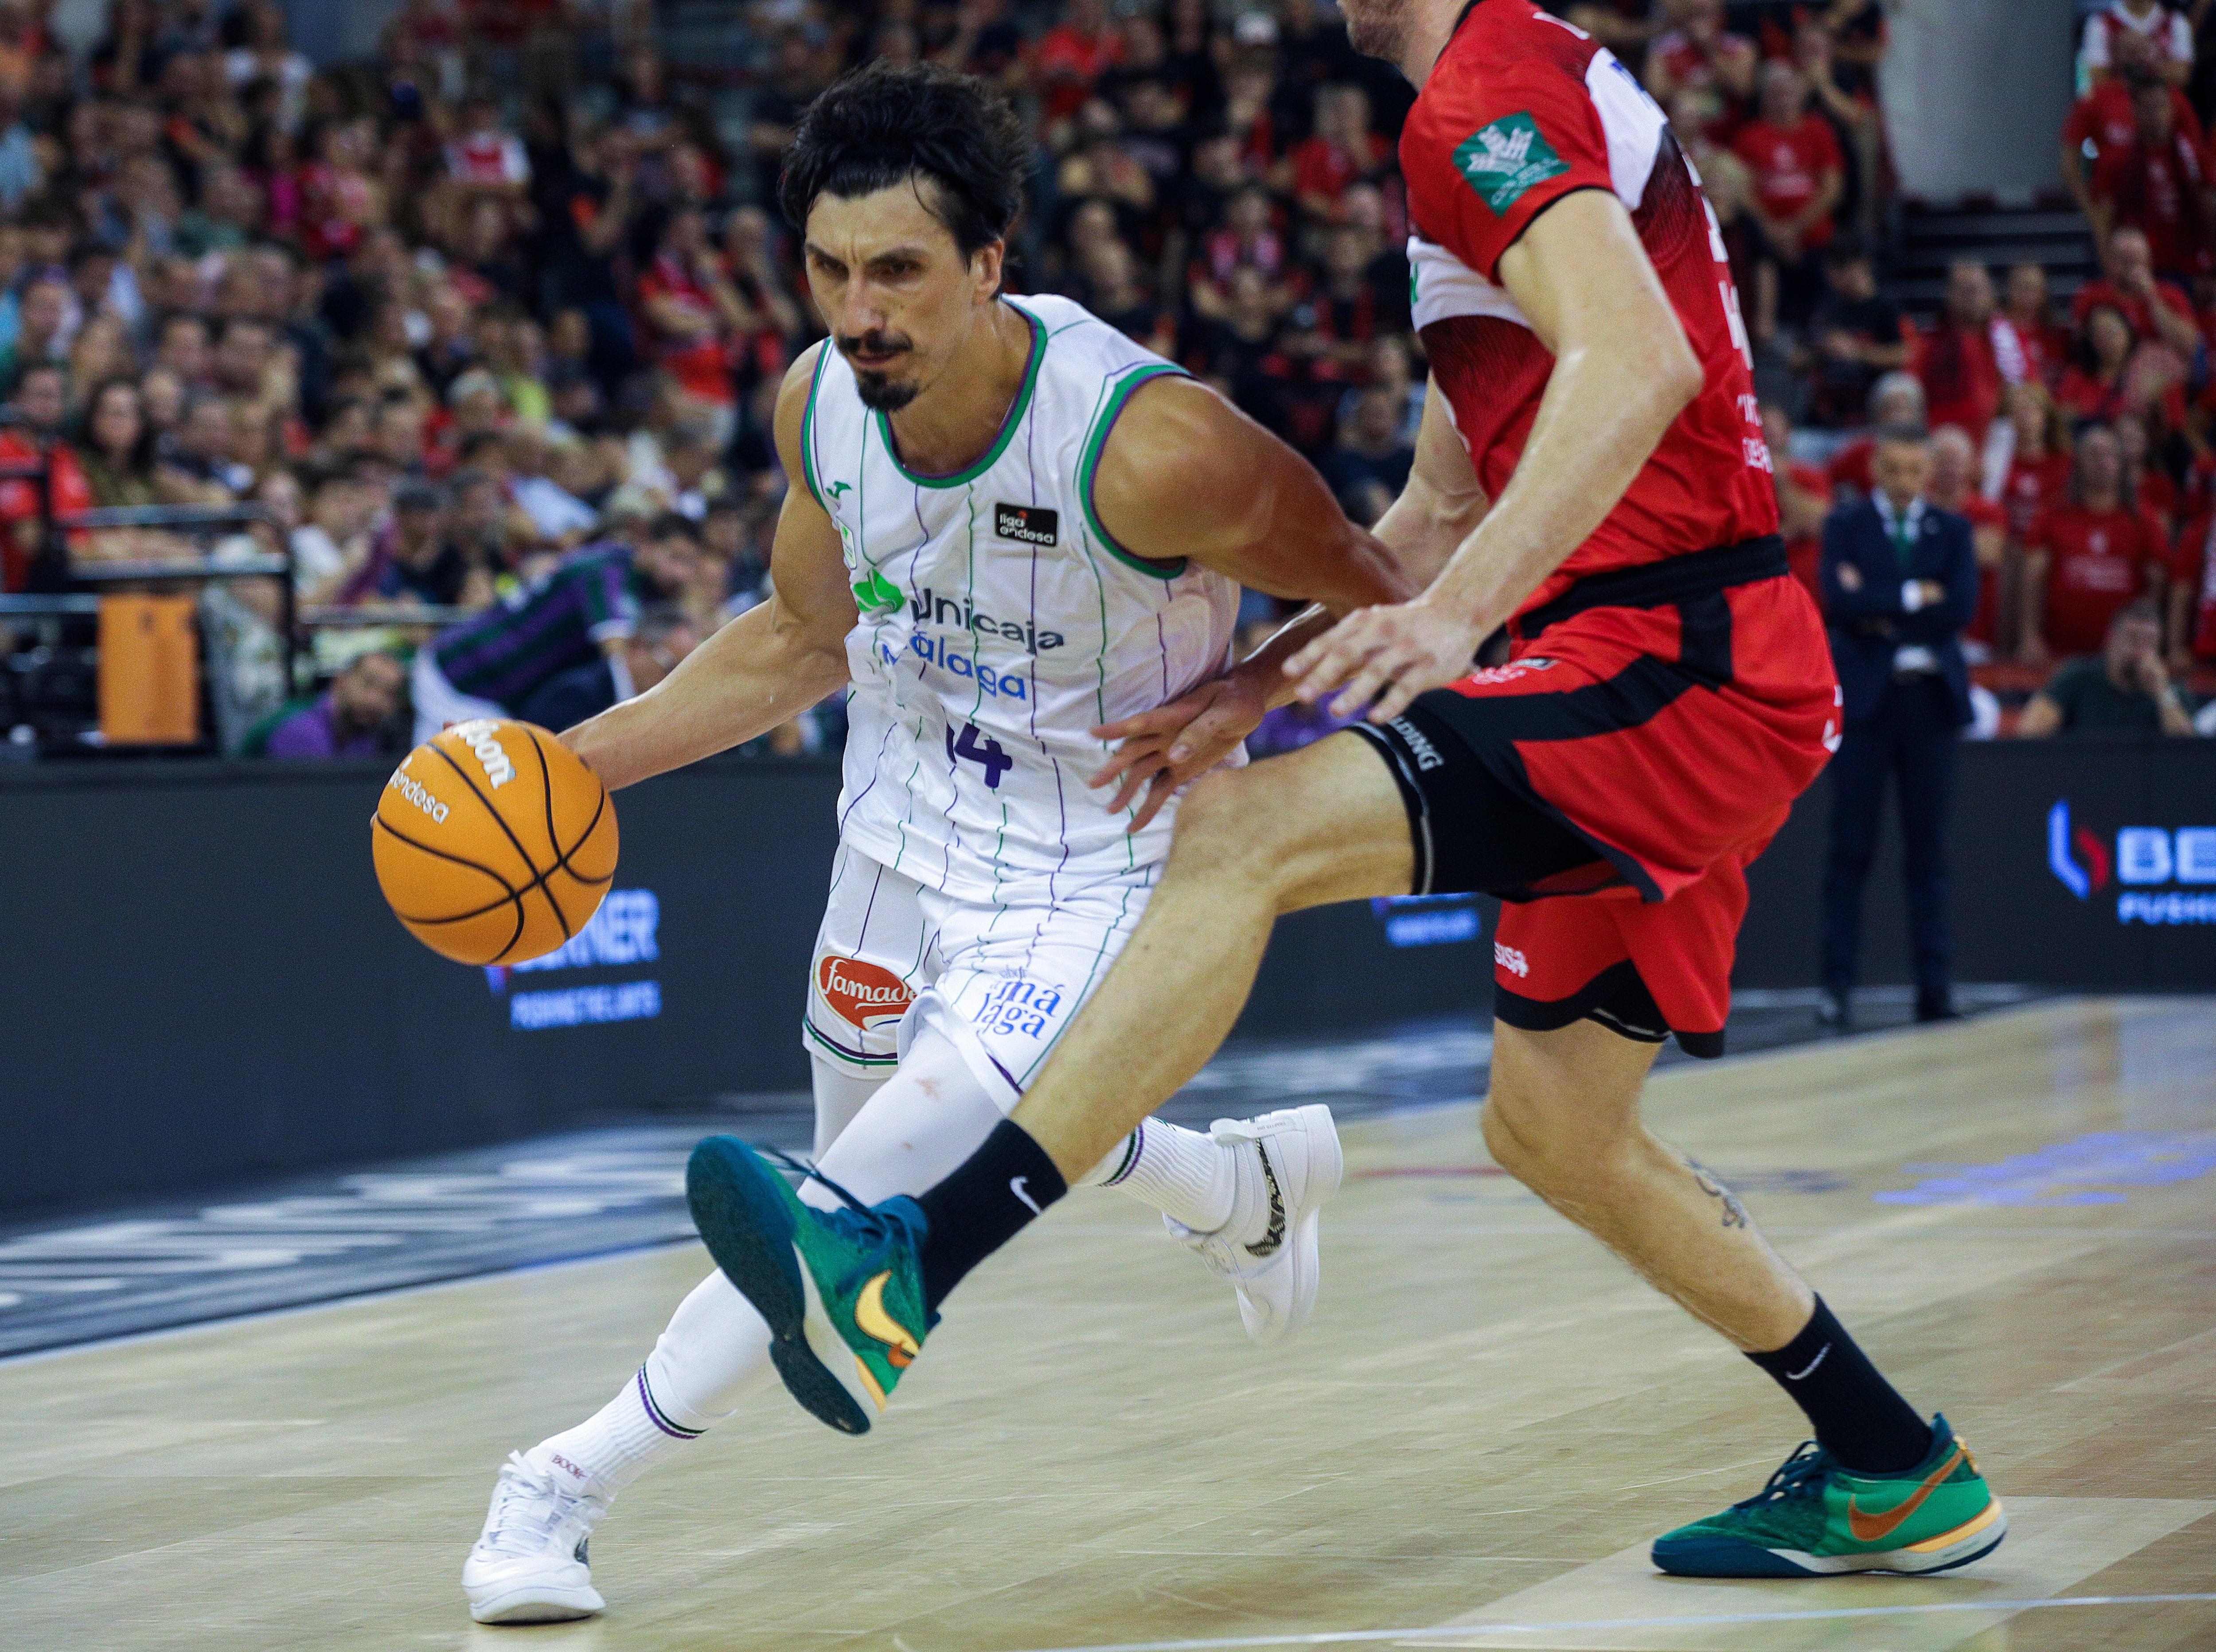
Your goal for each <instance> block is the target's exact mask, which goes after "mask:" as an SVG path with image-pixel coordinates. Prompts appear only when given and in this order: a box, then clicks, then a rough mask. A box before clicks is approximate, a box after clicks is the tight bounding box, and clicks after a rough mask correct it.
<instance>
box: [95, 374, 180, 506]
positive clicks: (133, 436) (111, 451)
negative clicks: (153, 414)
mask: <svg viewBox="0 0 2216 1652" xmlns="http://www.w3.org/2000/svg"><path fill="white" fill-rule="evenodd" d="M154 444H155V432H154V427H153V425H152V424H151V422H150V421H148V420H147V418H146V415H145V404H144V403H143V402H142V401H141V400H140V397H139V387H138V385H136V384H133V383H132V381H131V380H129V379H128V378H110V379H108V380H106V381H105V382H103V383H102V384H99V385H97V386H95V389H94V390H93V392H92V396H91V397H90V398H89V400H88V401H87V402H85V406H84V419H83V429H82V430H81V432H80V433H79V434H78V436H77V443H76V450H77V454H78V459H77V463H78V464H79V465H80V466H82V468H83V471H84V480H85V486H86V488H88V489H89V491H90V494H91V498H92V503H93V504H95V506H98V507H102V508H103V509H108V508H112V507H120V506H146V505H154V504H158V503H159V502H160V492H159V489H158V488H157V486H156V485H155V478H154Z"/></svg>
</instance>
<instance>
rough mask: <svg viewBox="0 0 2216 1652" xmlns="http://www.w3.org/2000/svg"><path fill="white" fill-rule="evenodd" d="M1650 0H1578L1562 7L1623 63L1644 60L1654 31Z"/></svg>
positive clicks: (1653, 16) (1653, 9)
mask: <svg viewBox="0 0 2216 1652" xmlns="http://www.w3.org/2000/svg"><path fill="white" fill-rule="evenodd" d="M1656 11H1657V8H1656V7H1655V6H1654V5H1653V4H1652V3H1651V0H1582V3H1573V4H1571V5H1569V6H1567V7H1566V8H1565V9H1564V13H1565V15H1567V17H1568V18H1569V20H1570V21H1572V22H1573V23H1575V24H1576V25H1577V26H1578V27H1579V28H1581V29H1583V30H1585V33H1586V34H1590V35H1591V36H1592V37H1593V38H1594V39H1595V40H1598V41H1599V42H1600V43H1601V44H1602V45H1603V46H1606V47H1607V48H1608V49H1609V50H1610V51H1611V52H1615V53H1616V56H1617V57H1619V58H1622V59H1623V60H1624V61H1625V62H1626V63H1631V64H1636V63H1640V62H1643V61H1645V59H1646V57H1647V46H1648V44H1649V43H1650V42H1652V41H1653V39H1654V35H1655V33H1656V28H1657V24H1656V16H1655V14H1656Z"/></svg>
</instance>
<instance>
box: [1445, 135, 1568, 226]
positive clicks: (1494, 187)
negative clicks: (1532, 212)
mask: <svg viewBox="0 0 2216 1652" xmlns="http://www.w3.org/2000/svg"><path fill="white" fill-rule="evenodd" d="M1454 163H1455V169H1456V170H1457V171H1458V172H1460V173H1461V174H1462V178H1463V180H1464V181H1466V182H1467V183H1468V185H1469V187H1471V188H1472V189H1474V190H1475V191H1476V192H1477V198H1478V199H1479V200H1481V201H1483V202H1484V203H1485V204H1486V205H1487V206H1488V207H1490V208H1492V209H1493V216H1494V217H1496V218H1505V217H1507V216H1508V210H1509V208H1511V206H1515V205H1516V203H1517V201H1519V200H1523V195H1524V193H1525V192H1526V191H1527V190H1529V189H1530V188H1531V187H1532V186H1533V185H1535V184H1542V183H1544V182H1546V181H1547V180H1548V179H1549V178H1559V177H1560V176H1561V175H1562V174H1564V173H1565V172H1567V171H1568V170H1569V169H1570V163H1568V162H1567V161H1565V160H1564V159H1563V158H1562V157H1560V155H1557V154H1556V153H1555V152H1554V145H1553V144H1549V143H1548V141H1547V140H1546V138H1545V137H1544V136H1543V135H1542V133H1541V132H1540V131H1539V123H1538V122H1537V121H1536V120H1533V119H1532V118H1531V115H1530V112H1529V111H1526V112H1525V113H1523V114H1511V115H1504V116H1502V117H1501V118H1500V119H1499V120H1496V121H1494V122H1493V124H1492V125H1491V126H1482V127H1480V128H1479V129H1478V130H1477V131H1475V132H1472V133H1471V134H1470V135H1469V136H1468V138H1464V139H1463V140H1462V145H1461V147H1459V148H1458V149H1456V150H1455V152H1454Z"/></svg>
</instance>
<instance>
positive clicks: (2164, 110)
mask: <svg viewBox="0 0 2216 1652" xmlns="http://www.w3.org/2000/svg"><path fill="white" fill-rule="evenodd" d="M2175 100H2176V93H2175V92H2174V91H2172V90H2171V89H2170V87H2169V86H2168V85H2167V84H2165V83H2163V82H2161V81H2158V80H2152V79H2150V80H2146V81H2143V82H2141V83H2138V84H2137V85H2134V86H2133V88H2132V119H2133V132H2134V137H2133V142H2132V143H2131V144H2128V145H2127V146H2125V147H2123V148H2111V149H2108V150H2103V151H2102V155H2101V158H2100V161H2099V163H2097V164H2096V166H2095V167H2094V169H2093V176H2092V181H2091V183H2090V186H2089V193H2090V195H2091V198H2092V199H2091V205H2090V207H2089V209H2088V212H2087V216H2088V217H2090V218H2091V219H2092V223H2093V232H2094V235H2095V236H2096V239H2098V240H2102V241H2106V240H2108V238H2109V237H2110V235H2111V233H2112V232H2113V231H2114V230H2115V229H2116V228H2118V227H2120V226H2121V225H2125V224H2128V225H2130V226H2131V227H2132V228H2133V229H2135V230H2139V232H2140V233H2141V234H2143V235H2145V236H2146V239H2147V245H2148V249H2149V251H2150V253H2151V256H2152V258H2153V261H2154V268H2155V272H2156V273H2157V274H2158V275H2159V276H2160V277H2162V278H2163V279H2167V280H2172V281H2176V282H2180V283H2182V284H2184V285H2187V286H2190V285H2191V283H2192V280H2193V278H2194V277H2195V276H2197V275H2206V274H2207V273H2210V271H2211V270H2212V269H2216V261H2212V259H2211V257H2210V254H2209V249H2208V237H2209V224H2210V218H2209V209H2208V198H2207V196H2208V182H2207V166H2206V164H2205V163H2204V162H2203V161H2202V159H2201V143H2200V139H2199V137H2198V134H2197V133H2188V132H2185V131H2183V130H2182V129H2181V128H2180V127H2179V126H2178V124H2177V118H2176V111H2175V109H2174V108H2173V107H2172V105H2173V103H2174V101H2175Z"/></svg>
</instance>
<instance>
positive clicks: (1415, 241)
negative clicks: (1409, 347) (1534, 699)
mask: <svg viewBox="0 0 2216 1652" xmlns="http://www.w3.org/2000/svg"><path fill="white" fill-rule="evenodd" d="M1400 167H1401V170H1402V172H1403V173H1404V174H1405V175H1406V176H1407V182H1408V199H1409V205H1410V208H1411V212H1412V216H1413V220H1414V224H1415V233H1414V234H1413V236H1411V238H1410V241H1409V248H1408V253H1409V261H1410V263H1411V265H1412V266H1413V270H1414V277H1415V279H1414V300H1415V320H1416V326H1417V329H1418V330H1419V333H1420V334H1421V335H1422V338H1423V341H1424V348H1425V353H1427V354H1428V355H1429V356H1430V358H1431V373H1432V376H1433V378H1434V379H1435V381H1436V382H1437V385H1438V387H1439V389H1440V390H1442V391H1443V393H1444V394H1445V396H1446V398H1447V403H1448V406H1449V408H1450V409H1451V410H1452V412H1453V414H1454V419H1455V425H1456V429H1457V430H1458V431H1459V432H1460V433H1461V436H1462V443H1463V445H1465V446H1466V447H1467V448H1468V450H1469V454H1470V459H1471V462H1472V464H1474V466H1475V468H1476V471H1477V476H1478V478H1479V480H1480V482H1481V483H1482V484H1483V485H1484V487H1485V488H1486V491H1487V493H1488V494H1491V495H1492V496H1493V497H1494V498H1498V497H1499V494H1500V493H1501V490H1502V489H1503V488H1505V487H1506V486H1507V484H1508V479H1509V477H1510V476H1511V474H1512V473H1513V472H1514V470H1515V469H1516V465H1517V461H1518V460H1519V459H1520V458H1522V456H1523V447H1524V444H1525V443H1526V441H1528V440H1529V439H1530V433H1531V426H1532V422H1533V421H1534V420H1535V419H1536V417H1537V415H1538V411H1539V402H1540V398H1541V397H1542V396H1544V395H1545V393H1546V389H1547V381H1548V378H1549V377H1550V376H1551V375H1552V374H1553V372H1554V357H1553V355H1552V354H1551V353H1549V352H1548V349H1547V347H1546V346H1545V345H1543V344H1542V343H1541V342H1540V341H1539V339H1538V336H1537V335H1536V334H1535V333H1533V332H1532V330H1531V327H1530V322H1528V321H1527V320H1526V319H1525V318H1524V316H1523V312H1522V310H1520V309H1519V308H1518V307H1517V304H1516V301H1515V299H1514V298H1513V297H1511V295H1510V293H1509V292H1508V291H1507V290H1506V289H1505V287H1503V286H1500V285H1499V270H1500V260H1501V256H1502V255H1503V254H1505V252H1506V251H1507V250H1508V249H1509V248H1510V247H1511V246H1512V245H1513V244H1514V243H1515V242H1516V240H1517V237H1518V236H1521V235H1522V234H1523V231H1524V230H1526V229H1527V228H1528V227H1529V226H1530V224H1531V222H1532V220H1533V219H1534V218H1537V217H1538V216H1539V214H1540V213H1541V212H1544V211H1545V210H1546V209H1547V208H1548V207H1549V206H1553V205H1554V203H1555V202H1556V201H1559V200H1561V199H1562V198H1563V197H1564V196H1565V195H1567V194H1570V193H1573V192H1575V191H1577V190H1580V189H1603V190H1608V191H1610V192H1611V193H1614V194H1615V196H1616V199H1617V200H1620V201H1622V203H1623V205H1624V206H1625V208H1626V209H1627V210H1628V211H1629V212H1630V213H1631V215H1632V222H1633V224H1634V226H1635V227H1636V228H1637V230H1638V233H1639V237H1640V243H1641V244H1642V245H1643V246H1644V247H1645V249H1646V251H1647V258H1648V259H1649V260H1650V261H1652V262H1653V266H1654V270H1655V273H1656V274H1657V275H1658V276H1659V277H1660V279H1661V284H1662V287H1663V290H1664V291H1665V292H1666V293H1667V294H1668V295H1669V298H1670V301H1671V304H1672V305H1673V306H1674V307H1675V308H1676V310H1677V316H1678V319H1679V320H1680V322H1682V323H1683V324H1684V329H1685V334H1686V336H1687V337H1688V339H1690V341H1691V343H1692V347H1693V349H1694V351H1695V353H1696V354H1697V355H1698V357H1699V358H1700V360H1701V364H1702V367H1703V368H1704V369H1705V370H1706V372H1707V384H1706V385H1705V386H1704V388H1703V389H1702V391H1701V393H1700V395H1699V396H1696V398H1695V399H1694V401H1693V402H1692V403H1691V405H1690V406H1689V407H1687V408H1685V410H1684V412H1683V413H1681V414H1679V415H1678V416H1677V420H1676V421H1675V422H1673V423H1672V424H1671V427H1670V429H1669V431H1668V433H1666V434H1665V436H1664V437H1663V439H1662V442H1661V445H1659V447H1658V448H1657V449H1656V450H1655V451H1654V455H1653V458H1650V459H1649V460H1648V461H1647V464H1646V466H1645V468H1644V469H1643V470H1640V473H1639V476H1638V477H1637V479H1636V480H1634V482H1632V484H1631V488H1630V489H1629V491H1628V492H1627V493H1626V494H1624V496H1623V499H1622V501H1621V502H1620V503H1619V504H1618V505H1617V506H1616V508H1615V509H1614V510H1613V511H1612V512H1610V514H1609V516H1608V518H1607V519H1606V520H1605V521H1604V522H1603V523H1602V524H1601V525H1600V526H1599V528H1597V530H1595V531H1594V533H1593V535H1592V537H1591V538H1590V539H1588V540H1587V541H1586V542H1585V544H1583V545H1581V546H1579V548H1578V550H1576V551H1575V552H1574V553H1573V555H1572V556H1570V558H1569V560H1568V561H1567V562H1565V563H1564V564H1563V566H1562V568H1561V569H1560V572H1559V573H1557V574H1555V575H1554V577H1553V578H1552V579H1550V580H1548V581H1547V582H1546V583H1545V584H1544V585H1542V586H1540V588H1539V589H1538V591H1536V593H1533V596H1532V599H1531V601H1532V602H1533V603H1539V602H1543V601H1547V600H1548V599H1551V598H1552V597H1554V595H1555V594H1557V593H1559V592H1560V591H1561V590H1562V589H1563V588H1564V586H1566V585H1567V584H1568V583H1569V581H1570V580H1573V579H1576V578H1579V577H1580V576H1583V575H1585V574H1596V573H1599V572H1601V571H1603V570H1604V569H1607V568H1627V567H1632V566H1634V565H1637V564H1640V563H1644V562H1659V561H1661V560H1663V559H1664V558H1665V557H1669V556H1681V555H1684V554H1685V553H1687V552H1690V551H1696V550H1703V549H1706V548H1707V547H1709V546H1712V545H1725V544H1736V543H1738V542H1739V541H1741V540H1745V539H1751V538H1755V537H1759V536H1761V535H1764V534H1770V533H1775V532H1776V531H1777V501H1776V489H1775V487H1774V484H1773V482H1772V480H1771V476H1770V454H1769V450H1768V448H1767V446H1766V445H1764V441H1763V438H1762V427H1761V421H1760V417H1759V411H1758V409H1757V405H1756V402H1755V396H1754V384H1753V379H1752V375H1751V371H1750V366H1749V361H1748V356H1747V349H1746V329H1745V323H1744V322H1743V321H1742V320H1741V319H1740V313H1739V295H1738V292H1737V291H1736V290H1735V288H1734V287H1733V284H1732V276H1731V268H1730V265H1729V263H1728V261H1727V257H1726V255H1725V251H1724V243H1723V236H1722V233H1721V231H1720V230H1719V229H1718V227H1717V224H1716V219H1715V215H1714V212H1711V211H1710V210H1709V208H1708V201H1707V200H1706V198H1705V197H1704V196H1703V195H1702V193H1701V189H1700V178H1699V175H1698V174H1696V172H1695V171H1694V170H1693V169H1692V166H1691V164H1690V163H1689V162H1688V161H1687V160H1686V159H1685V158H1684V156H1683V154H1682V153H1680V151H1679V150H1678V148H1677V144H1676V142H1675V140H1674V139H1672V138H1671V137H1670V135H1669V129H1668V122H1667V121H1666V120H1665V118H1664V116H1663V114H1662V111H1661V110H1660V109H1659V107H1656V105H1655V103H1654V101H1653V99H1652V98H1650V97H1648V96H1647V94H1646V92H1645V91H1644V90H1643V89H1641V88H1640V84H1639V83H1638V81H1637V80H1635V79H1634V77H1632V75H1631V72H1630V71H1628V70H1627V69H1626V68H1624V66H1623V65H1622V64H1621V63H1619V62H1618V61H1617V60H1616V58H1615V56H1614V55H1613V54H1612V53H1610V52H1608V51H1607V50H1605V49H1604V47H1603V46H1601V45H1600V44H1599V42H1597V40H1593V39H1592V37H1591V36H1590V35H1588V34H1585V33H1584V31H1582V30H1580V29H1578V28H1573V27H1571V26H1570V25H1569V24H1567V23H1565V22H1563V21H1561V20H1560V19H1559V18H1556V17H1552V16H1549V15H1548V14H1546V13H1545V12H1542V11H1541V10H1540V9H1538V8H1537V7H1536V6H1534V5H1531V4H1530V3H1529V0H1478V3H1477V4H1475V5H1474V6H1473V7H1472V8H1471V9H1470V10H1469V11H1468V13H1466V14H1465V15H1464V17H1463V20H1462V25H1461V27H1460V28H1458V29H1457V30H1456V34H1455V36H1454V39H1453V40H1451V41H1450V42H1449V44H1448V46H1447V49H1446V51H1445V52H1444V53H1443V54H1442V56H1441V57H1440V58H1439V60H1438V63H1437V66H1436V67H1434V68H1433V70H1432V71H1431V78H1430V79H1429V80H1427V81H1426V82H1425V85H1424V89H1423V92H1422V95H1420V96H1419V97H1418V98H1417V100H1416V106H1415V107H1414V109H1413V111H1412V112H1411V113H1410V114H1409V116H1408V120H1407V126H1406V127H1405V128H1404V129H1403V131H1402V133H1401V138H1400Z"/></svg>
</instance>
